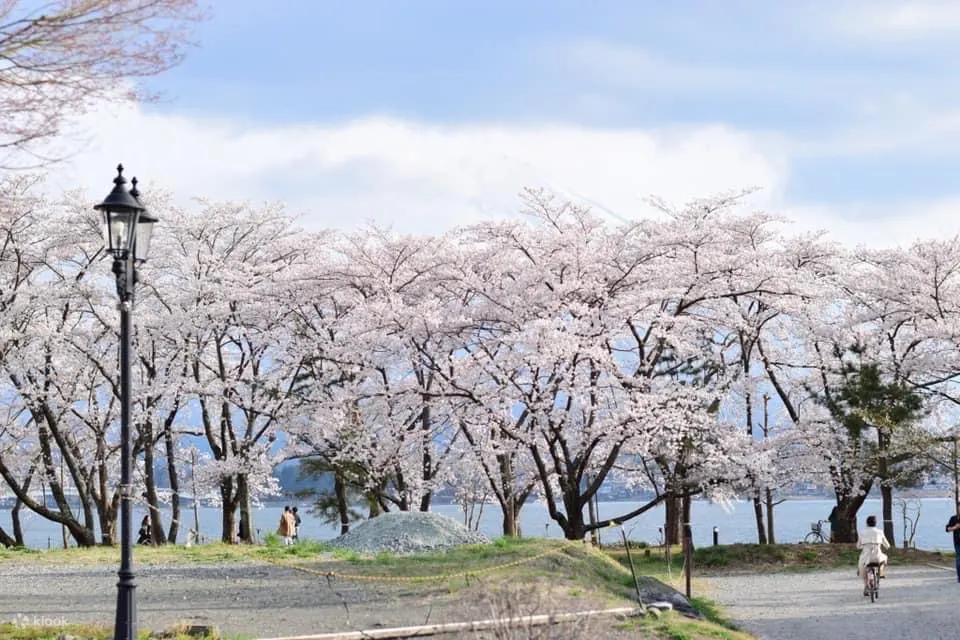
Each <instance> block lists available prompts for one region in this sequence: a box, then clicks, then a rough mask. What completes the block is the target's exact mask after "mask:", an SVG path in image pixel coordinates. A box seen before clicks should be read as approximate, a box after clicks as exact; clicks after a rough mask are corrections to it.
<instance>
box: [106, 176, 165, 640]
mask: <svg viewBox="0 0 960 640" xmlns="http://www.w3.org/2000/svg"><path fill="white" fill-rule="evenodd" d="M131 182H132V183H133V188H132V189H130V190H129V191H128V190H127V189H126V187H125V186H124V185H126V183H127V180H126V178H124V177H123V165H118V166H117V177H116V178H114V180H113V190H112V191H111V192H110V193H109V194H107V197H106V198H104V200H103V202H101V203H100V204H98V205H96V206H95V207H94V209H96V210H97V211H101V212H102V213H103V227H104V237H105V240H106V244H107V250H108V251H109V252H110V254H111V255H112V256H113V273H114V275H115V276H116V279H117V295H118V296H119V298H120V489H119V490H120V570H119V571H118V572H117V575H118V576H119V578H120V580H119V581H118V582H117V617H116V624H115V626H114V639H115V640H136V637H137V603H136V588H137V586H136V583H135V582H134V575H133V503H132V500H133V487H132V484H131V483H132V478H133V474H132V471H133V447H132V441H131V432H130V377H131V376H130V351H131V333H132V331H131V317H130V316H131V312H132V310H133V290H134V286H135V284H136V282H137V269H136V267H137V265H139V264H142V263H143V262H145V261H146V259H147V251H148V250H149V248H150V237H151V235H152V231H153V225H154V223H156V222H157V218H156V217H154V216H152V215H151V214H150V213H148V212H147V209H146V207H144V206H143V204H142V203H141V202H140V199H139V196H140V192H139V191H137V179H136V178H133V180H132V181H131Z"/></svg>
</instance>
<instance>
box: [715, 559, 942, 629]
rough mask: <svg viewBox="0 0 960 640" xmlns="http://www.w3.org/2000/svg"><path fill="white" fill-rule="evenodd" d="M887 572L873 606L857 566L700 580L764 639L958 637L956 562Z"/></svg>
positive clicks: (729, 611) (728, 610)
mask: <svg viewBox="0 0 960 640" xmlns="http://www.w3.org/2000/svg"><path fill="white" fill-rule="evenodd" d="M887 576H888V577H887V578H886V579H885V580H883V581H882V582H881V583H880V599H879V600H877V601H876V602H875V603H873V604H871V603H870V599H869V598H865V597H864V596H863V583H862V582H861V580H860V578H858V577H857V576H856V568H852V569H847V570H843V571H829V572H817V573H793V574H790V573H781V574H767V575H749V576H726V577H717V578H702V579H701V580H698V585H700V586H701V587H702V588H703V589H704V594H703V595H705V596H707V597H709V598H713V599H714V600H716V601H717V602H719V603H720V604H721V605H723V606H724V609H725V610H726V613H727V615H728V616H729V617H730V618H732V619H733V620H735V621H736V622H738V623H739V624H740V625H741V626H742V627H743V629H744V630H745V631H748V632H750V633H753V634H755V635H757V636H758V637H759V638H762V639H763V640H797V639H799V638H843V639H844V640H859V639H861V638H863V639H865V640H866V639H869V640H876V639H877V638H897V639H898V640H933V639H934V638H957V637H960V618H958V616H957V606H958V604H960V584H958V583H957V578H956V573H955V572H954V571H953V569H952V568H951V569H950V570H949V571H945V570H943V569H934V568H932V567H929V566H895V567H892V568H890V569H889V570H888V572H887Z"/></svg>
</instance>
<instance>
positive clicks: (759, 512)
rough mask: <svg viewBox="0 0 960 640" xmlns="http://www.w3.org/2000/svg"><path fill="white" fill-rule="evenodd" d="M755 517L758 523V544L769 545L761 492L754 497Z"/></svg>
mask: <svg viewBox="0 0 960 640" xmlns="http://www.w3.org/2000/svg"><path fill="white" fill-rule="evenodd" d="M753 515H754V519H755V520H756V521H757V542H759V543H760V544H767V531H766V529H765V528H764V526H763V503H762V502H760V492H759V491H758V492H757V494H756V495H755V496H754V497H753Z"/></svg>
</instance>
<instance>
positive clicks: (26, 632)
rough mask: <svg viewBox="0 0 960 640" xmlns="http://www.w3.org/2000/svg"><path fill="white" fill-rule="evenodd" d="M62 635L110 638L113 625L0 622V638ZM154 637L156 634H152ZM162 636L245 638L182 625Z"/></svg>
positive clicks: (176, 639) (144, 634)
mask: <svg viewBox="0 0 960 640" xmlns="http://www.w3.org/2000/svg"><path fill="white" fill-rule="evenodd" d="M150 633H151V632H150V631H149V630H141V631H140V632H139V633H138V634H137V638H138V640H149V639H150V638H151V635H150ZM62 635H69V636H73V637H74V638H76V639H77V640H111V639H112V638H113V627H108V626H104V625H96V624H68V625H60V626H33V625H28V626H24V627H17V626H15V625H13V624H10V623H7V622H2V623H0V639H2V640H57V638H59V637H61V636H62ZM154 637H156V636H154ZM162 637H163V638H164V639H165V640H246V638H247V636H243V635H230V634H226V635H220V636H210V635H203V636H198V635H188V634H187V633H186V629H185V628H184V627H182V626H180V627H172V628H170V629H168V630H165V632H164V633H163V635H162Z"/></svg>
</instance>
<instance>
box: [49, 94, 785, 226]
mask: <svg viewBox="0 0 960 640" xmlns="http://www.w3.org/2000/svg"><path fill="white" fill-rule="evenodd" d="M69 139H70V140H73V141H74V142H77V143H79V142H80V141H81V140H86V141H87V143H88V144H87V145H86V147H85V148H84V149H83V150H82V151H81V152H80V153H78V154H77V155H76V156H74V157H72V158H71V159H70V160H69V161H68V162H66V163H64V164H63V165H60V166H57V167H55V168H54V171H53V183H54V185H55V186H56V187H58V188H65V189H68V188H75V187H77V186H83V187H86V188H87V189H88V190H89V191H90V193H91V195H92V196H93V197H100V192H101V191H102V192H103V194H104V195H105V194H106V193H107V192H108V191H109V189H110V186H111V185H110V181H111V180H112V178H113V175H114V174H113V167H114V166H115V165H116V164H117V162H120V161H122V162H123V163H124V165H125V166H126V167H127V172H126V175H127V176H128V177H129V176H132V175H136V176H137V177H138V178H140V181H141V184H140V186H141V190H142V191H146V190H148V189H150V188H158V187H162V188H165V189H169V190H171V191H173V192H174V193H175V194H178V195H179V196H182V197H183V198H184V199H186V198H188V197H194V196H208V197H212V198H217V199H225V198H230V199H252V200H255V201H262V200H272V199H281V200H285V201H286V202H287V203H288V204H289V205H290V208H291V210H292V211H294V212H303V213H304V215H303V218H302V222H303V223H304V225H305V226H308V227H310V228H319V227H341V228H344V227H353V226H355V225H356V224H358V223H361V222H363V221H365V220H367V219H375V220H377V221H378V222H380V223H383V224H393V225H394V226H395V228H397V229H398V230H404V231H440V230H443V229H447V228H449V227H451V226H454V225H456V224H460V223H467V222H471V221H476V220H477V219H480V218H483V217H495V216H496V217H501V216H504V215H509V214H510V213H512V212H514V211H516V209H517V204H518V201H517V193H518V192H519V191H520V189H521V188H522V187H524V186H546V187H549V188H553V189H555V190H558V191H561V192H567V193H576V194H583V195H585V196H587V197H590V198H593V199H595V200H597V201H598V202H601V203H603V205H604V206H606V207H609V208H610V209H611V210H614V211H616V212H618V213H619V214H620V215H624V216H635V215H638V212H642V211H644V210H645V208H644V207H645V205H644V204H643V202H642V198H645V197H646V196H648V195H650V194H656V195H659V196H661V197H664V198H667V199H669V200H672V201H680V202H682V201H684V200H687V199H689V198H693V197H701V196H704V195H709V194H712V193H715V192H719V191H727V190H729V189H732V188H733V189H735V188H740V187H750V186H760V187H762V188H763V191H762V192H761V193H760V194H759V198H760V199H759V200H758V203H760V204H762V203H764V202H766V203H769V202H772V200H773V199H775V198H776V197H777V194H778V193H780V192H781V190H782V188H783V185H784V183H785V180H786V177H787V167H786V163H785V158H784V157H782V156H781V155H780V154H779V152H778V151H777V149H776V146H775V145H774V144H773V143H772V142H771V141H769V140H765V139H764V138H762V137H759V136H755V135H750V134H747V133H743V132H739V131H736V130H733V129H730V128H728V127H722V126H701V127H692V128H687V129H675V130H670V129H664V130H657V131H652V130H651V131H644V130H603V129H590V128H584V127H577V126H568V125H564V126H560V125H556V126H537V127H532V126H530V127H527V126H519V125H518V126H507V125H492V124H491V125H458V126H434V125H429V124H422V123H415V122H408V121H402V120H396V119H389V118H368V119H362V120H356V121H353V122H346V123H342V124H338V125H328V126H310V125H302V126H286V127H283V126H277V127H273V128H271V127H267V126H263V125H260V126H254V125H248V124H240V123H232V122H226V121H218V120H201V119H191V118H187V117H183V116H173V115H156V114H146V113H143V112H142V111H140V110H139V109H137V108H136V107H123V108H119V107H112V108H111V109H109V110H102V111H100V112H98V113H95V114H91V115H89V116H87V117H85V118H84V119H83V120H82V126H81V127H79V128H78V129H77V130H76V132H75V133H73V134H72V135H71V136H70V138H69ZM158 214H160V215H161V217H162V212H158Z"/></svg>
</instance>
